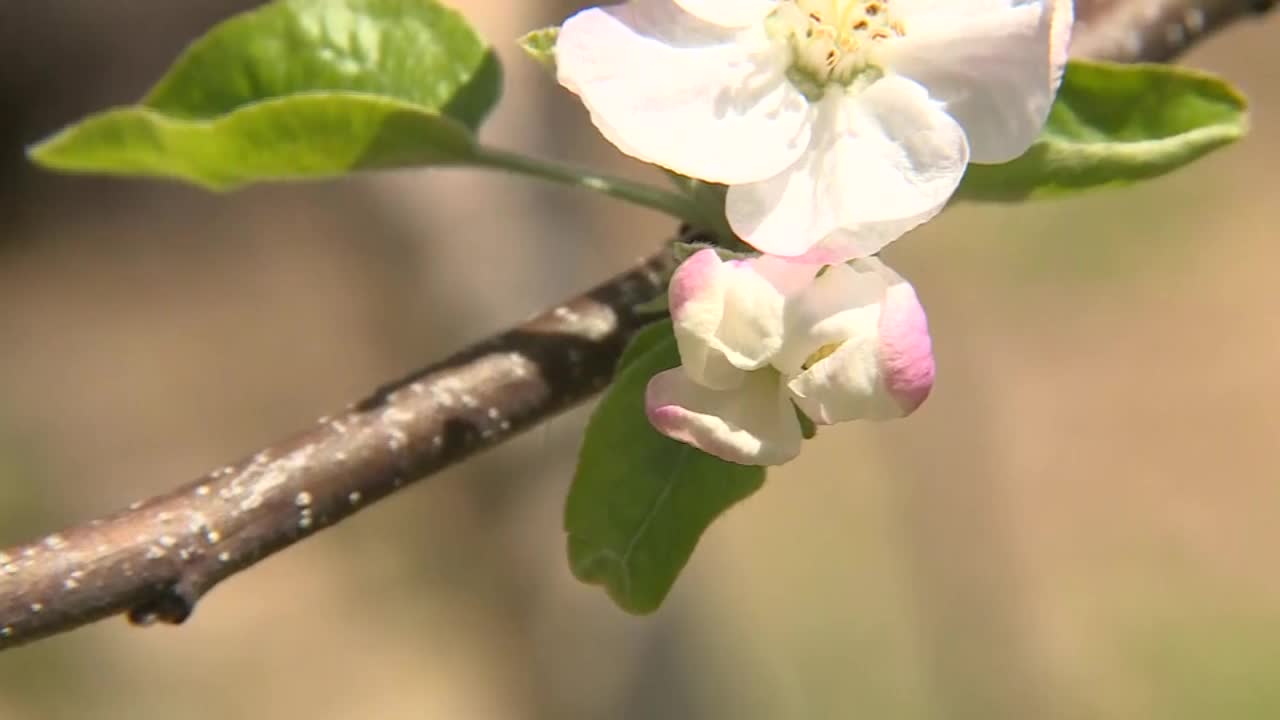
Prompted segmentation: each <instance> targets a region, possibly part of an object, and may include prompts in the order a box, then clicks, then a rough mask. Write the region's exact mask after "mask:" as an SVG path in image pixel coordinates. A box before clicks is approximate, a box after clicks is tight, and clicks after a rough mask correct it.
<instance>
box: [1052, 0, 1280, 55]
mask: <svg viewBox="0 0 1280 720" xmlns="http://www.w3.org/2000/svg"><path fill="white" fill-rule="evenodd" d="M1275 5H1276V0H1076V17H1077V23H1076V27H1075V37H1074V38H1073V40H1072V45H1071V52H1072V54H1073V55H1076V56H1077V57H1088V58H1094V59H1096V60H1114V61H1116V62H1138V61H1142V62H1166V61H1168V60H1172V59H1173V58H1174V57H1176V56H1178V55H1181V54H1182V53H1184V52H1186V51H1187V50H1188V49H1190V48H1191V46H1192V45H1194V44H1196V43H1197V42H1199V41H1200V40H1203V39H1204V38H1206V37H1208V36H1209V35H1210V34H1211V33H1215V32H1218V31H1220V30H1222V29H1223V28H1224V27H1226V26H1228V25H1230V24H1231V23H1233V22H1235V21H1236V20H1240V19H1242V18H1245V17H1248V16H1250V15H1254V14H1259V13H1263V12H1266V11H1267V10H1270V9H1272V8H1274V7H1275Z"/></svg>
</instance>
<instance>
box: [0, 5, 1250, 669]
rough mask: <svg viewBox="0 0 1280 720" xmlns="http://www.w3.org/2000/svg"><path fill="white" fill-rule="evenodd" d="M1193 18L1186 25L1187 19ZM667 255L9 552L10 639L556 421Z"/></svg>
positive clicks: (266, 548) (1199, 33) (178, 615)
mask: <svg viewBox="0 0 1280 720" xmlns="http://www.w3.org/2000/svg"><path fill="white" fill-rule="evenodd" d="M1273 4H1274V2H1273V0H1181V1H1179V0H1079V2H1078V3H1077V6H1078V8H1077V15H1078V17H1079V19H1080V23H1079V25H1078V27H1077V32H1076V37H1075V40H1074V45H1073V52H1074V53H1075V54H1076V55H1079V56H1089V57H1098V58H1105V59H1110V60H1117V61H1125V62H1133V61H1164V60H1168V59H1170V58H1172V57H1173V56H1175V55H1176V54H1178V53H1180V52H1182V51H1184V50H1186V49H1187V47H1189V46H1190V45H1191V44H1192V43H1193V42H1195V41H1196V40H1198V39H1200V38H1202V37H1204V36H1206V35H1208V34H1209V33H1210V32H1213V31H1216V30H1219V29H1221V28H1222V27H1224V26H1226V25H1228V24H1229V23H1231V22H1233V21H1235V20H1237V19H1239V18H1241V17H1245V16H1247V15H1248V14H1250V13H1253V12H1261V11H1263V10H1266V9H1269V8H1271V7H1272V6H1273ZM1177 28H1181V29H1177ZM670 269H671V260H670V254H669V253H668V252H666V251H665V250H664V251H663V252H660V253H658V254H657V255H655V256H653V257H651V258H648V259H647V260H645V261H643V262H641V263H639V264H638V265H637V266H636V267H634V268H632V269H630V270H628V271H627V272H624V273H622V274H621V275H618V276H617V277H615V278H613V279H612V280H609V281H608V282H606V283H604V284H602V285H600V286H599V287H597V288H595V289H594V290H592V291H590V292H588V293H586V294H584V295H581V296H579V297H577V298H575V299H572V300H570V301H568V302H566V303H564V304H563V305H560V306H558V307H555V308H552V309H550V310H548V311H546V312H544V313H542V314H540V315H537V316H535V317H534V318H532V319H531V320H529V321H528V322H525V323H523V324H521V325H519V326H517V327H515V328H513V329H511V330H509V331H507V332H505V333H502V334H501V335H498V336H495V337H493V338H491V339H489V340H486V341H484V342H481V343H479V344H477V345H475V346H473V347H471V348H468V349H466V350H463V351H462V352H460V353H458V354H457V355H454V356H453V357H451V358H448V359H446V360H444V361H442V362H439V363H436V364H435V365H432V366H430V367H428V368H426V369H424V370H422V371H420V372H417V373H415V374H413V375H411V376H409V377H406V378H404V379H402V380H399V381H397V382H393V383H390V384H388V385H385V386H383V387H382V388H379V389H378V390H377V391H375V392H374V393H373V394H372V395H370V396H369V397H368V398H365V399H364V400H362V401H360V402H358V403H355V404H354V405H352V406H351V407H349V408H347V409H345V410H343V411H341V412H339V413H336V414H335V415H334V416H332V417H326V418H321V419H320V421H319V422H317V423H316V425H314V426H313V427H311V428H310V429H307V430H304V431H302V432H300V433H298V434H296V435H294V436H293V437H291V438H289V439H286V440H284V441H282V442H279V443H276V444H274V445H271V446H269V447H267V448H266V449H264V450H262V451H261V452H259V453H257V454H255V455H252V456H250V457H247V458H244V459H241V460H239V461H236V462H234V463H231V464H229V465H227V466H225V467H222V468H219V469H217V470H214V471H213V472H211V473H209V474H208V475H205V476H204V477H201V478H199V479H197V480H195V481H193V482H190V483H188V484H186V485H184V486H182V487H180V488H178V489H176V490H174V491H172V492H170V493H167V494H165V495H161V496H159V497H155V498H152V499H150V500H147V501H145V502H141V503H136V504H134V505H132V506H130V507H129V508H127V509H126V510H123V511H121V512H119V513H116V514H114V515H111V516H108V517H104V518H100V519H96V520H92V521H90V522H88V523H87V524H84V525H80V526H77V527H74V528H71V529H68V530H65V531H63V532H59V533H54V534H51V535H48V536H46V537H44V538H42V539H40V540H36V541H34V542H31V543H28V544H25V545H20V546H17V547H14V548H9V549H6V550H3V551H0V649H5V648H9V647H14V646H16V645H20V644H23V643H27V642H31V641H32V640H36V639H39V638H42V637H46V636H49V635H52V634H55V633H59V632H64V631H67V630H70V629H73V628H76V627H79V626H81V625H84V624H87V623H90V622H93V621H96V620H100V619H103V618H106V617H110V616H112V615H117V614H121V613H124V614H127V615H128V617H129V619H130V620H131V621H132V622H134V623H137V624H142V625H146V624H151V623H155V622H166V623H181V622H182V621H183V620H185V619H186V618H187V617H188V616H189V615H190V614H191V612H192V610H193V609H194V607H195V604H196V602H197V601H198V600H199V599H200V597H201V596H202V595H204V593H206V592H208V591H209V590H210V589H211V588H213V587H214V586H215V585H216V584H217V583H219V582H220V581H222V580H224V579H226V578H228V577H230V576H231V575H234V574H235V573H237V572H240V571H241V570H244V569H246V568H248V567H249V566H251V565H253V564H254V563H256V562H257V561H259V560H261V559H263V558H265V557H266V556H268V555H270V554H272V553H274V552H276V551H278V550H281V549H284V548H286V547H289V546H290V545H292V544H294V543H296V542H298V541H299V540H302V539H304V538H306V537H308V536H310V535H311V534H312V533H315V532H316V531H318V530H320V529H322V528H325V527H328V526H330V525H333V524H335V523H337V522H339V521H340V520H342V519H344V518H346V517H348V516H350V515H352V514H354V513H355V512H357V511H358V510H360V509H361V508H363V507H365V506H367V505H369V504H370V503H372V502H374V501H376V500H379V499H381V498H383V497H386V496H387V495H390V494H391V493H393V492H395V491H396V490H398V489H400V488H402V487H404V486H406V485H408V484H409V483H411V482H414V481H415V480H418V479H421V478H424V477H426V476H428V475H431V474H432V473H434V472H436V471H438V470H441V469H443V468H445V467H447V466H449V465H452V464H453V463H456V462H458V461H460V460H463V459H465V458H467V457H470V456H471V455H472V454H474V453H476V452H478V451H480V450H483V449H485V448H488V447H492V446H494V445H497V444H499V443H501V442H503V441H504V440H506V439H507V438H509V437H511V436H512V435H514V434H516V433H518V432H520V431H522V430H526V429H528V428H530V427H533V426H535V425H537V424H539V423H541V422H544V421H546V420H547V419H549V418H551V417H552V416H554V415H556V414H558V413H559V412H560V411H562V410H565V409H567V408H569V407H572V406H574V405H576V404H577V403H579V402H581V401H583V400H585V399H587V398H588V397H590V396H592V395H594V394H595V393H596V392H598V391H599V390H600V389H602V388H603V387H604V386H605V385H607V384H608V382H609V380H610V379H611V378H612V375H613V371H614V366H615V364H616V363H617V360H618V357H619V356H620V355H621V353H622V350H623V348H625V347H626V345H627V342H628V341H629V340H630V339H631V336H632V335H634V333H635V332H636V331H637V330H638V329H639V328H640V327H642V326H643V325H645V324H646V323H648V322H649V321H651V320H652V319H654V316H652V315H645V314H644V313H641V312H638V311H637V307H638V306H640V305H642V304H644V303H646V302H648V301H649V300H652V299H653V298H654V297H656V296H657V295H658V294H659V293H661V292H662V290H663V283H664V279H665V275H666V274H667V272H668V271H669V270H670Z"/></svg>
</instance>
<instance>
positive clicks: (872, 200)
mask: <svg viewBox="0 0 1280 720" xmlns="http://www.w3.org/2000/svg"><path fill="white" fill-rule="evenodd" d="M817 107H818V116H817V119H816V121H815V123H814V131H813V139H812V142H811V145H810V148H809V150H808V151H807V152H806V153H805V154H804V155H803V156H802V157H801V158H800V159H799V160H798V161H797V162H796V163H795V164H793V165H792V166H791V167H789V168H787V169H786V170H785V171H783V172H781V173H779V174H778V175H776V176H774V177H772V178H770V179H768V180H764V181H762V182H756V183H750V184H744V185H735V186H733V187H730V188H729V192H728V196H727V198H726V205H725V213H726V215H727V217H728V219H729V224H730V225H731V226H732V227H733V230H734V232H736V233H738V235H739V236H741V237H742V239H744V240H746V241H747V242H748V243H750V244H752V245H754V246H755V247H756V248H757V249H759V250H761V251H762V252H766V253H770V254H774V255H780V256H784V257H790V258H794V259H797V260H800V261H804V262H817V263H835V262H842V261H844V260H848V259H850V258H854V257H861V256H866V255H870V254H872V253H875V252H878V251H879V250H880V249H881V248H882V247H884V246H885V245H887V244H888V243H890V242H892V241H893V240H896V239H897V238H898V237H901V236H902V235H903V234H904V233H906V232H907V231H908V230H911V229H912V228H914V227H916V226H917V225H919V224H920V223H922V222H924V221H926V220H928V219H929V218H931V217H933V216H934V215H936V214H937V213H938V212H939V211H940V210H941V209H942V207H943V206H944V205H946V202H947V200H948V199H949V198H950V197H951V194H952V193H953V192H955V189H956V186H957V185H959V184H960V178H961V177H962V176H963V175H964V169H965V166H966V165H967V164H968V160H969V155H968V147H967V145H966V143H965V137H964V132H963V130H962V129H961V128H960V126H959V125H958V124H957V123H956V121H955V120H954V119H952V118H951V117H950V116H949V115H947V114H946V113H944V112H943V111H942V110H941V108H940V107H939V105H938V104H937V103H935V102H934V101H932V100H930V99H929V97H928V93H927V92H926V91H925V89H924V88H922V87H921V86H919V85H917V84H915V83H913V82H911V81H909V80H906V79H904V78H899V77H893V76H889V77H885V78H882V79H880V80H878V81H876V82H874V83H873V84H872V85H871V86H870V87H868V88H866V89H865V90H862V91H861V92H856V93H854V92H851V93H848V94H846V93H841V92H835V91H828V92H827V95H826V96H825V97H824V98H823V99H822V100H821V101H820V103H819V105H818V106H817Z"/></svg>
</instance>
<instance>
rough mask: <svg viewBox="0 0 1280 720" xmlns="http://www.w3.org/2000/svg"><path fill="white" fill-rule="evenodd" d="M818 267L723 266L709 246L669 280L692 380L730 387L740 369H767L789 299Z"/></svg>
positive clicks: (682, 351)
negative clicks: (791, 293)
mask: <svg viewBox="0 0 1280 720" xmlns="http://www.w3.org/2000/svg"><path fill="white" fill-rule="evenodd" d="M814 274H815V268H808V267H805V266H803V265H799V264H796V263H786V262H781V261H778V260H765V259H752V260H731V261H729V262H724V261H722V260H721V259H720V257H719V256H718V255H716V252H715V251H714V250H712V249H710V248H708V249H706V250H700V251H698V252H696V253H694V254H693V255H691V256H690V257H689V258H688V259H687V260H685V261H684V262H683V263H682V264H681V265H680V267H678V268H676V271H675V273H674V274H672V276H671V284H670V287H669V289H668V299H669V301H670V302H669V305H670V308H671V319H672V322H673V326H674V329H675V336H676V343H677V345H678V346H679V348H680V360H681V362H682V363H683V364H684V367H685V371H686V372H687V373H688V374H689V376H690V377H691V378H692V379H694V380H695V381H697V382H698V383H700V384H702V385H706V386H707V387H711V388H718V389H728V388H732V387H736V386H737V385H738V384H739V383H740V382H741V381H742V378H741V371H743V370H756V369H759V368H761V367H764V366H765V365H766V364H768V362H769V358H771V357H772V356H773V354H774V353H776V352H777V351H778V348H779V347H781V346H782V332H783V311H784V307H785V298H786V295H787V294H788V293H790V292H793V288H798V287H800V286H802V285H803V284H805V283H807V282H808V281H809V280H810V279H811V278H813V276H814Z"/></svg>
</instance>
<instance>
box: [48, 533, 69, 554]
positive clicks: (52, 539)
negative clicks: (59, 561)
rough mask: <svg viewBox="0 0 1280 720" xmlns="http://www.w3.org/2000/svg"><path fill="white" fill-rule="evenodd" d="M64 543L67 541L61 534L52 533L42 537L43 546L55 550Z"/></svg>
mask: <svg viewBox="0 0 1280 720" xmlns="http://www.w3.org/2000/svg"><path fill="white" fill-rule="evenodd" d="M66 544H67V541H66V540H63V539H62V536H61V535H59V534H57V533H54V534H52V535H50V536H49V537H47V538H45V539H44V546H45V547H47V548H49V549H50V550H57V549H58V548H60V547H62V546H63V545H66Z"/></svg>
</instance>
